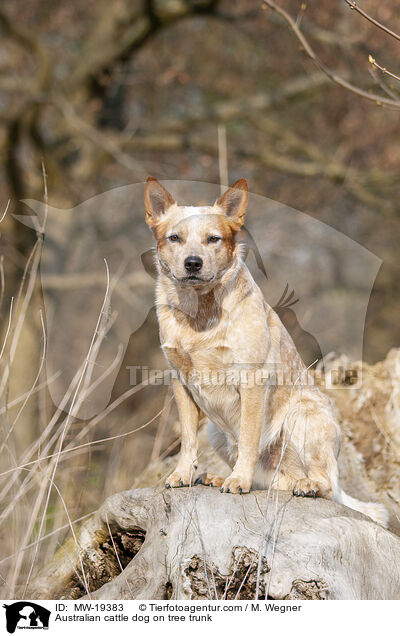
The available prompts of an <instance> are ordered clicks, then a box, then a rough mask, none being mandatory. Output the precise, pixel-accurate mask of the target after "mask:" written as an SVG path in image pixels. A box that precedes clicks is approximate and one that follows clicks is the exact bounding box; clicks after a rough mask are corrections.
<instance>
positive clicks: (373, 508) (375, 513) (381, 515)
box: [332, 488, 389, 528]
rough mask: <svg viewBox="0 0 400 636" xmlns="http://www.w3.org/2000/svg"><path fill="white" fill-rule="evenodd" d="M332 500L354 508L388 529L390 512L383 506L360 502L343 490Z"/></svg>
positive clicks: (339, 490)
mask: <svg viewBox="0 0 400 636" xmlns="http://www.w3.org/2000/svg"><path fill="white" fill-rule="evenodd" d="M332 499H333V501H337V503H341V504H343V505H344V506H347V507H348V508H353V510H358V512H362V513H363V514H364V515H367V516H368V517H371V519H373V520H374V521H376V523H379V524H380V525H381V526H383V527H384V528H387V527H388V524H389V511H388V510H387V508H386V506H384V505H383V504H380V503H372V502H366V501H360V500H359V499H355V498H354V497H350V495H348V494H347V493H345V492H344V490H342V489H341V488H339V489H338V491H337V492H336V493H335V494H334V495H333V497H332Z"/></svg>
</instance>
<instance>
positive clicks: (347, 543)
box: [28, 486, 400, 599]
mask: <svg viewBox="0 0 400 636" xmlns="http://www.w3.org/2000/svg"><path fill="white" fill-rule="evenodd" d="M77 545H79V549H78V547H77ZM87 594H89V595H90V597H91V598H104V599H130V598H135V599H167V598H174V599H216V598H218V599H234V598H238V599H255V598H257V597H258V598H265V597H268V598H273V599H299V598H302V599H399V598H400V539H399V537H397V536H395V535H394V534H392V533H391V532H389V531H387V530H385V529H384V528H382V527H380V526H378V525H376V524H375V523H374V522H373V521H371V520H370V519H369V518H367V517H365V516H363V515H362V514H360V513H357V512H355V511H353V510H350V509H349V508H346V507H344V506H341V505H339V504H335V503H333V502H330V501H326V500H323V499H316V500H313V499H296V498H294V497H292V496H291V495H290V494H289V493H284V492H280V493H279V494H277V493H276V492H273V493H270V495H269V496H268V493H266V492H264V491H263V492H259V491H254V492H251V493H249V494H247V495H229V494H221V493H220V492H219V491H218V490H216V489H212V488H206V487H204V486H196V487H193V488H182V489H174V490H165V489H164V488H161V487H160V488H141V489H136V490H130V491H126V492H122V493H119V494H116V495H113V496H112V497H110V498H108V499H107V500H106V501H105V502H104V504H103V505H102V506H101V508H100V509H99V510H98V511H97V512H96V513H95V514H94V515H93V517H91V518H90V520H89V521H87V522H86V523H85V524H84V525H83V526H82V527H81V529H80V531H79V532H78V533H77V534H76V536H75V539H74V538H72V539H70V540H69V541H68V542H67V543H66V544H65V545H64V546H63V547H62V548H61V549H60V550H59V551H58V552H57V553H56V555H55V557H54V559H53V560H52V562H51V563H50V564H49V565H48V566H47V567H46V568H45V569H44V570H42V572H41V573H40V574H39V576H38V577H37V578H36V580H35V581H34V582H33V583H32V585H31V587H30V589H29V591H28V595H29V596H30V598H37V599H40V598H78V597H81V596H84V595H87Z"/></svg>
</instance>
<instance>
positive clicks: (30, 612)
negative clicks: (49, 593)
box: [3, 601, 51, 634]
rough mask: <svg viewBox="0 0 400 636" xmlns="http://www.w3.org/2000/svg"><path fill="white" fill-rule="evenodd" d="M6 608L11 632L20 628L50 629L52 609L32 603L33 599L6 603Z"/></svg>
mask: <svg viewBox="0 0 400 636" xmlns="http://www.w3.org/2000/svg"><path fill="white" fill-rule="evenodd" d="M3 607H4V608H5V610H6V627H7V631H8V633H9V634H14V632H15V630H16V629H17V628H18V629H48V628H49V618H50V614H51V612H50V610H48V609H46V608H45V607H42V606H41V605H37V603H32V602H31V601H17V602H16V603H11V604H10V605H6V604H4V605H3Z"/></svg>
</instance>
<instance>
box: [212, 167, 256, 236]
mask: <svg viewBox="0 0 400 636" xmlns="http://www.w3.org/2000/svg"><path fill="white" fill-rule="evenodd" d="M247 198H248V189H247V181H246V179H239V180H238V181H235V183H234V184H233V186H231V187H230V188H229V190H227V191H226V192H224V194H223V195H222V196H221V197H220V198H219V199H217V201H216V202H215V205H218V206H219V207H220V208H222V209H223V211H224V212H225V214H226V216H227V217H229V218H230V219H232V221H234V223H235V225H237V227H238V228H239V227H241V226H242V225H243V221H244V217H245V214H246V207H247Z"/></svg>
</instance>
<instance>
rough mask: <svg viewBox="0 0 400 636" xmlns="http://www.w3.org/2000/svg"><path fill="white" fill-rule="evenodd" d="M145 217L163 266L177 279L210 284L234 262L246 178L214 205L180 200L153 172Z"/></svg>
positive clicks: (184, 283) (182, 282)
mask: <svg viewBox="0 0 400 636" xmlns="http://www.w3.org/2000/svg"><path fill="white" fill-rule="evenodd" d="M145 206H146V222H147V224H148V226H149V227H150V228H151V230H152V231H153V233H154V236H155V239H156V241H157V256H158V262H159V267H160V270H161V271H162V272H163V273H164V274H165V275H166V276H167V277H168V278H170V279H171V280H173V281H174V282H175V283H178V284H179V285H181V286H190V287H194V288H201V287H210V286H213V285H214V284H216V283H217V282H218V281H220V280H221V278H222V276H223V275H224V273H225V272H226V271H228V269H229V268H230V267H231V266H232V264H233V263H234V261H235V259H236V257H237V254H238V250H239V245H238V243H237V241H236V233H237V232H238V231H239V229H240V228H241V226H242V225H243V221H244V217H245V213H246V206H247V183H246V180H245V179H239V180H238V181H236V183H234V184H233V186H232V187H230V188H229V189H228V190H227V191H226V192H225V193H224V194H223V195H222V196H221V197H220V198H219V199H218V200H217V201H216V202H215V203H214V205H210V206H199V207H195V206H180V205H178V204H177V203H176V201H174V199H173V198H172V196H171V195H170V193H169V192H168V191H167V190H166V189H165V188H164V187H163V186H162V185H161V183H159V182H158V181H157V180H156V179H154V178H153V177H149V178H148V179H147V183H146V187H145Z"/></svg>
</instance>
